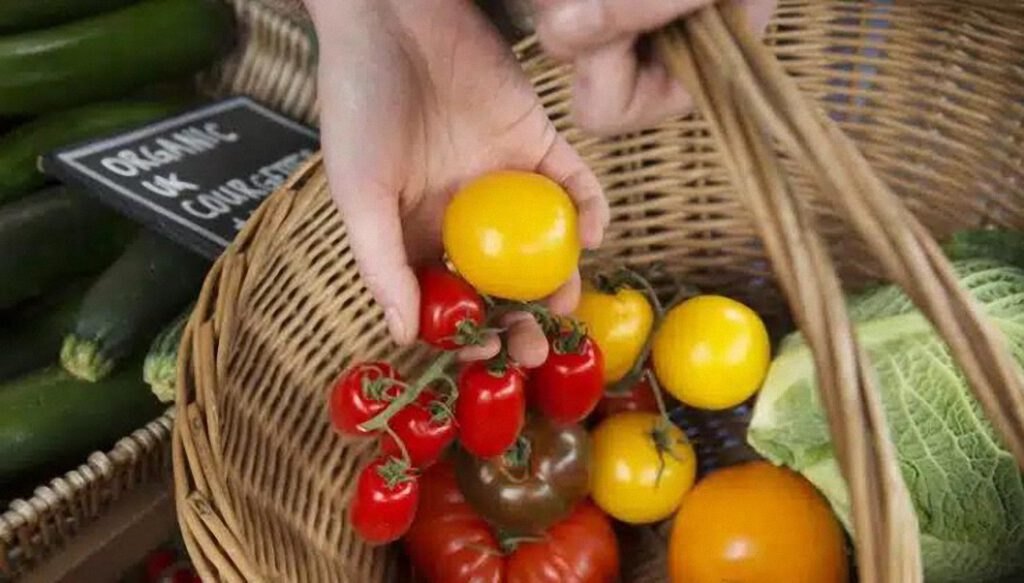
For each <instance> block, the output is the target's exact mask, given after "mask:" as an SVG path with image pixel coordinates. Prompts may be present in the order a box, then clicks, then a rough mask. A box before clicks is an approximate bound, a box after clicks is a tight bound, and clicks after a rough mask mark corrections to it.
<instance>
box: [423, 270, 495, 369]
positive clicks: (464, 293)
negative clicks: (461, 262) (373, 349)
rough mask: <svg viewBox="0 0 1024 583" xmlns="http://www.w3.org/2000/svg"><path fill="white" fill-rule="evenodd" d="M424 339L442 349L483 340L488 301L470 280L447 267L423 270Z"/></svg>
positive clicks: (450, 348) (453, 348)
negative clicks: (481, 329) (485, 311)
mask: <svg viewBox="0 0 1024 583" xmlns="http://www.w3.org/2000/svg"><path fill="white" fill-rule="evenodd" d="M418 278H419V282H420V339H422V340H423V341H424V342H426V343H427V344H430V345H432V346H436V347H437V348H440V349H442V350H455V349H457V348H459V347H462V346H466V345H469V344H476V343H478V342H479V341H480V338H479V334H480V326H481V325H482V324H483V321H484V300H483V298H481V297H480V294H478V293H477V292H476V290H475V289H473V286H471V285H469V284H468V283H467V282H466V280H464V279H462V278H461V277H459V276H457V275H455V274H453V273H451V272H450V271H448V270H447V269H445V268H443V267H433V266H432V267H426V268H423V269H421V270H420V271H419V273H418Z"/></svg>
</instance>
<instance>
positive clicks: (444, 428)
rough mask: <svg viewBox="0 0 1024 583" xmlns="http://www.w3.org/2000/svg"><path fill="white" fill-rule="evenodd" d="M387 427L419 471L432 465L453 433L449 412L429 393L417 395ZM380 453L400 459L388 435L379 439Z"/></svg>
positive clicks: (392, 438) (399, 451)
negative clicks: (399, 441)
mask: <svg viewBox="0 0 1024 583" xmlns="http://www.w3.org/2000/svg"><path fill="white" fill-rule="evenodd" d="M388 425H390V426H391V430H392V431H394V432H395V435H397V436H398V438H399V439H401V440H402V443H403V444H405V449H406V451H408V452H409V461H410V462H411V463H412V465H413V467H415V468H421V469H422V468H426V467H429V466H430V465H431V464H433V463H434V462H436V461H437V460H438V458H440V457H441V454H442V453H444V450H445V448H446V447H448V446H449V445H450V444H451V443H452V441H454V440H455V434H456V433H457V431H456V429H455V419H454V418H453V416H452V411H451V409H449V408H448V406H447V405H445V403H444V401H443V400H442V399H441V397H439V396H438V395H437V393H434V392H433V391H423V392H422V393H420V396H419V397H418V398H417V399H416V402H414V403H412V404H411V405H409V406H407V407H406V408H404V409H402V410H401V411H399V412H398V413H397V414H396V415H395V416H394V417H392V418H391V420H390V422H389V423H388ZM381 451H382V452H383V453H384V454H385V455H390V456H395V457H399V456H401V455H402V449H401V448H400V447H399V445H398V443H397V442H396V441H395V438H394V437H392V436H391V434H390V433H388V434H385V435H384V436H383V438H382V439H381Z"/></svg>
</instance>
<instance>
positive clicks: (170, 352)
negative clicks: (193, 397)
mask: <svg viewBox="0 0 1024 583" xmlns="http://www.w3.org/2000/svg"><path fill="white" fill-rule="evenodd" d="M191 315H192V306H191V305H190V306H189V307H188V309H186V310H185V311H184V312H182V313H181V314H180V315H179V316H178V317H177V318H175V319H174V321H173V322H171V323H170V324H168V325H167V327H165V328H164V329H163V331H161V332H160V334H159V335H158V336H157V337H156V339H154V340H153V345H152V346H151V347H150V349H149V353H148V354H147V355H146V362H145V363H144V364H143V366H142V378H143V380H145V381H146V384H148V385H149V388H150V390H152V391H153V394H154V395H156V397H157V398H158V399H160V401H161V402H163V403H171V402H174V395H175V392H176V390H177V385H178V348H179V346H181V337H182V334H184V332H185V325H186V324H188V318H189V316H191Z"/></svg>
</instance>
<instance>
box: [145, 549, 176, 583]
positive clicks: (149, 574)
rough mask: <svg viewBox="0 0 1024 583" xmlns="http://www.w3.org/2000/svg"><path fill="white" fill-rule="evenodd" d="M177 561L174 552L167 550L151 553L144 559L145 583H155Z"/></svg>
mask: <svg viewBox="0 0 1024 583" xmlns="http://www.w3.org/2000/svg"><path fill="white" fill-rule="evenodd" d="M176 561H177V557H175V555H174V552H173V551H171V550H169V549H160V550H157V551H153V552H152V553H150V554H149V556H148V557H146V582H147V583H157V581H159V580H160V577H162V576H163V574H164V573H165V572H167V570H168V569H170V567H171V565H173V564H174V563H175V562H176Z"/></svg>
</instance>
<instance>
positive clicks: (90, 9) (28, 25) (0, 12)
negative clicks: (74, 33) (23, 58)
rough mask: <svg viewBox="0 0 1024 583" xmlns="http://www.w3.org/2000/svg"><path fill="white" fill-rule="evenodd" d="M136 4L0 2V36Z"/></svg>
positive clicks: (114, 0) (120, 0)
mask: <svg viewBox="0 0 1024 583" xmlns="http://www.w3.org/2000/svg"><path fill="white" fill-rule="evenodd" d="M135 1H136V0H4V2H3V4H2V5H0V33H9V32H16V31H20V30H30V29H34V28H39V27H42V26H49V25H53V24H60V23H62V22H67V21H69V20H74V19H76V18H82V17H84V16H91V15H93V14H98V13H100V12H104V11H106V10H112V9H114V8H118V7H121V6H124V5H126V4H130V3H132V2H135Z"/></svg>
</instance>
